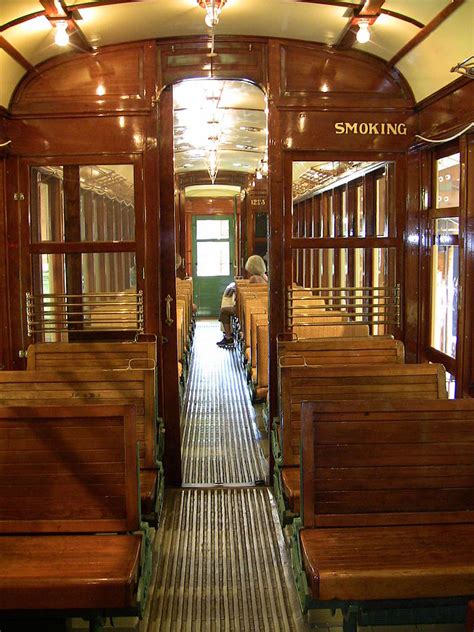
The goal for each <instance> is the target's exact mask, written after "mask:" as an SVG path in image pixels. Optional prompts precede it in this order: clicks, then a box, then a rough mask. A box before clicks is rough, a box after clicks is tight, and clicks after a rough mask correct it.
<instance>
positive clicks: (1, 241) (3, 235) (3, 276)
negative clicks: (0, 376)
mask: <svg viewBox="0 0 474 632" xmlns="http://www.w3.org/2000/svg"><path fill="white" fill-rule="evenodd" d="M5 185H6V160H5V158H4V157H3V156H1V154H0V370H2V369H6V368H9V367H10V366H11V341H10V323H9V313H8V309H7V306H8V304H9V300H8V296H9V293H8V275H7V217H6V190H5Z"/></svg>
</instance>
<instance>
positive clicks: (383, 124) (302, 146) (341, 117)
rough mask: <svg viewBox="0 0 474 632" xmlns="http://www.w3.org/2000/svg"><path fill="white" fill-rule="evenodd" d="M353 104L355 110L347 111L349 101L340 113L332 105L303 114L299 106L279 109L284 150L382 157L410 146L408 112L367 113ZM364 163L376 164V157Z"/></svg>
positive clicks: (411, 134)
mask: <svg viewBox="0 0 474 632" xmlns="http://www.w3.org/2000/svg"><path fill="white" fill-rule="evenodd" d="M354 103H357V106H358V107H357V109H356V110H351V109H350V108H349V107H347V105H348V104H350V101H347V103H346V106H344V107H343V106H341V107H340V108H339V109H337V107H336V104H335V103H333V102H332V101H328V102H326V107H325V109H324V110H323V109H321V110H316V109H314V110H306V111H304V110H303V112H302V111H301V109H300V108H301V107H302V106H301V105H300V106H299V108H285V109H282V110H281V115H282V129H283V136H282V139H281V142H282V143H283V146H284V148H286V149H291V150H294V151H301V152H307V153H308V154H309V152H314V151H327V152H329V151H332V152H341V153H345V154H347V153H348V152H351V151H353V152H359V153H367V152H379V153H385V152H404V151H407V149H408V147H409V146H410V145H411V144H413V142H414V140H415V134H416V133H417V129H416V120H415V119H414V117H411V116H410V114H411V110H408V109H407V110H400V111H397V110H390V111H388V112H384V111H383V110H382V109H379V110H366V109H363V103H359V101H358V100H356V101H354ZM389 124H390V125H389ZM301 159H302V160H303V158H301ZM310 159H312V158H310ZM326 159H327V158H326ZM366 159H367V160H377V158H376V157H375V156H374V157H372V158H366Z"/></svg>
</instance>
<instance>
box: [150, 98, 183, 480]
mask: <svg viewBox="0 0 474 632" xmlns="http://www.w3.org/2000/svg"><path fill="white" fill-rule="evenodd" d="M158 127H159V131H158V138H159V148H158V149H159V156H160V176H159V191H160V204H159V208H160V211H159V222H160V269H161V274H160V293H159V297H160V306H159V310H160V313H161V332H162V334H163V336H164V338H163V345H162V347H161V349H162V356H161V361H162V368H163V376H162V398H163V410H164V418H165V425H166V443H165V458H164V466H165V478H166V482H167V484H168V485H171V486H179V485H181V437H180V411H179V393H178V360H177V354H176V349H177V348H178V340H177V332H176V275H175V256H176V255H175V253H176V243H175V239H176V230H175V208H174V201H175V196H174V188H175V184H174V167H173V164H174V163H173V89H172V87H171V86H169V87H167V88H165V89H164V90H163V91H162V92H161V95H160V102H159V125H158ZM156 291H157V289H156V288H155V292H156ZM167 297H170V299H171V319H172V322H171V323H170V324H168V323H166V298H167Z"/></svg>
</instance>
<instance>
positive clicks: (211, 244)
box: [192, 215, 234, 317]
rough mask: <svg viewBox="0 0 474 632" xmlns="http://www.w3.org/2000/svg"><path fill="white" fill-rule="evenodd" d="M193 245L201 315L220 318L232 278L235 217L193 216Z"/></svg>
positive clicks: (194, 277)
mask: <svg viewBox="0 0 474 632" xmlns="http://www.w3.org/2000/svg"><path fill="white" fill-rule="evenodd" d="M192 244H193V262H194V266H193V288H194V302H195V304H196V305H197V309H198V312H197V313H198V316H201V317H203V316H204V317H211V316H212V317H214V316H215V317H217V316H218V315H219V309H220V304H221V296H222V293H223V292H224V290H225V288H226V286H227V285H228V284H229V283H230V282H231V281H232V279H233V271H234V218H233V217H232V216H220V215H217V216H213V217H209V216H194V217H193V232H192Z"/></svg>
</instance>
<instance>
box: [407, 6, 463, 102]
mask: <svg viewBox="0 0 474 632" xmlns="http://www.w3.org/2000/svg"><path fill="white" fill-rule="evenodd" d="M473 53H474V1H473V0H468V1H467V2H466V3H464V4H463V5H461V7H460V8H459V9H457V11H455V12H454V13H453V14H452V15H451V16H450V17H449V18H448V19H447V20H446V21H445V22H444V23H443V28H438V29H436V30H435V31H434V32H433V33H432V34H431V35H430V37H429V38H427V39H426V40H424V41H423V42H421V44H419V45H418V46H417V47H416V48H414V49H413V50H412V51H411V53H410V55H407V56H406V57H404V58H403V59H401V60H400V61H399V62H398V64H397V68H398V69H399V70H400V71H401V72H402V74H403V75H404V76H405V78H406V79H407V80H408V83H409V84H410V85H411V87H412V89H413V91H414V94H415V98H416V100H417V101H421V99H424V98H425V97H427V96H429V95H430V94H432V93H433V92H436V91H437V90H439V89H440V88H442V87H443V86H445V85H447V84H448V83H450V82H451V81H454V80H455V79H457V78H458V77H459V75H458V74H455V73H452V72H450V71H451V68H452V67H453V66H455V65H456V64H457V63H459V62H460V61H463V60H464V59H466V57H469V56H471V55H472V54H473Z"/></svg>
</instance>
